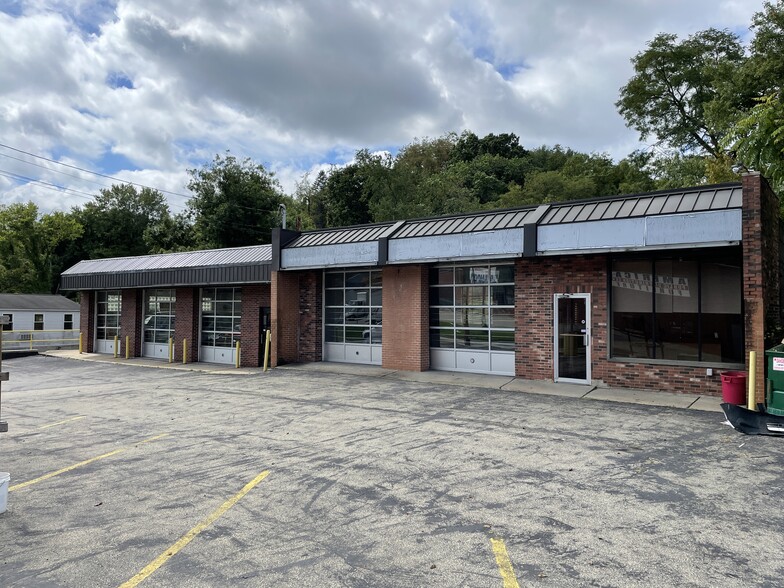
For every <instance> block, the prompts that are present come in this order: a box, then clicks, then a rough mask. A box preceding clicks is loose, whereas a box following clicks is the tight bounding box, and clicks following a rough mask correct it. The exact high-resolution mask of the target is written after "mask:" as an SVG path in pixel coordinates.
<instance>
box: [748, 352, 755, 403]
mask: <svg viewBox="0 0 784 588" xmlns="http://www.w3.org/2000/svg"><path fill="white" fill-rule="evenodd" d="M746 408H748V409H749V410H757V352H756V351H749V395H748V398H747V400H746Z"/></svg>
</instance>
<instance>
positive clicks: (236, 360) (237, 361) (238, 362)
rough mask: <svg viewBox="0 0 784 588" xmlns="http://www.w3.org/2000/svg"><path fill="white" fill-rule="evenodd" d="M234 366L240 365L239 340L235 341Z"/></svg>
mask: <svg viewBox="0 0 784 588" xmlns="http://www.w3.org/2000/svg"><path fill="white" fill-rule="evenodd" d="M234 367H236V368H239V367H240V342H239V341H237V353H236V354H235V362H234Z"/></svg>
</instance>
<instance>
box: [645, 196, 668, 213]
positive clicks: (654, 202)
mask: <svg viewBox="0 0 784 588" xmlns="http://www.w3.org/2000/svg"><path fill="white" fill-rule="evenodd" d="M665 202H667V197H666V196H654V197H653V198H652V199H651V204H650V206H648V211H647V214H659V213H660V212H661V210H662V207H663V206H664V203H665Z"/></svg>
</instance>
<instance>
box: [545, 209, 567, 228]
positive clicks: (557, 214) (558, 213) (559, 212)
mask: <svg viewBox="0 0 784 588" xmlns="http://www.w3.org/2000/svg"><path fill="white" fill-rule="evenodd" d="M568 212H569V207H568V206H561V207H560V208H557V209H555V211H554V213H553V216H552V218H550V221H549V222H550V223H552V224H556V223H559V222H561V220H562V219H563V217H565V216H566V214H567V213H568Z"/></svg>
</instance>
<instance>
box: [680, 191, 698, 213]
mask: <svg viewBox="0 0 784 588" xmlns="http://www.w3.org/2000/svg"><path fill="white" fill-rule="evenodd" d="M695 204H697V192H687V193H686V194H684V195H683V198H681V203H680V206H678V212H692V211H693V210H694V205H695Z"/></svg>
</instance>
